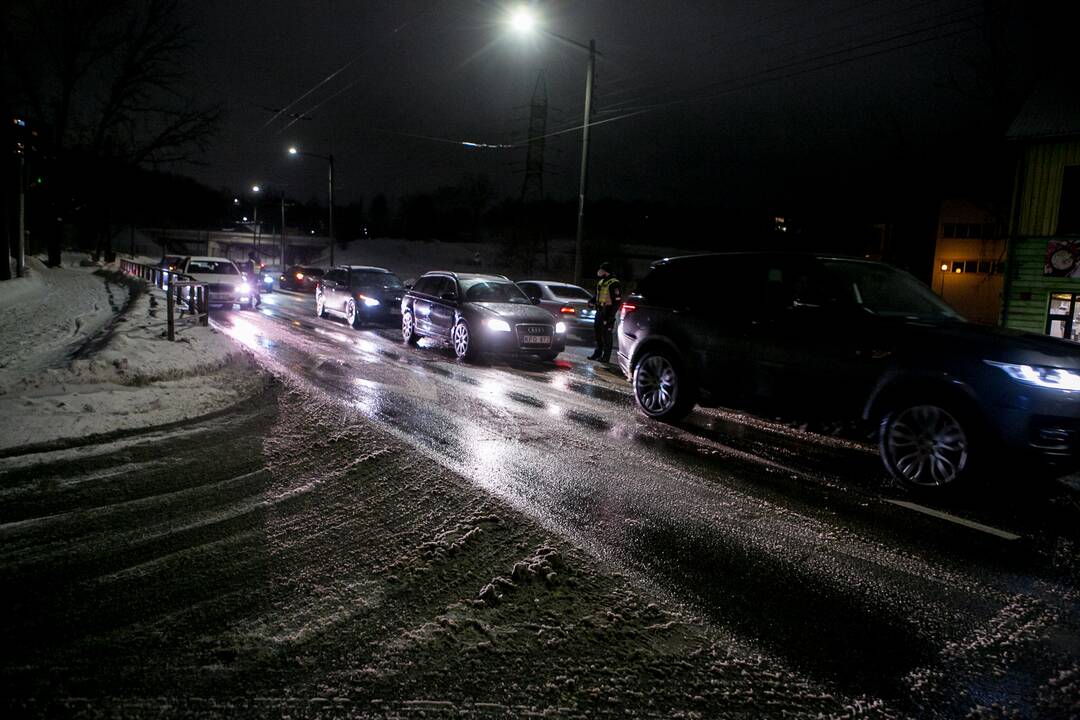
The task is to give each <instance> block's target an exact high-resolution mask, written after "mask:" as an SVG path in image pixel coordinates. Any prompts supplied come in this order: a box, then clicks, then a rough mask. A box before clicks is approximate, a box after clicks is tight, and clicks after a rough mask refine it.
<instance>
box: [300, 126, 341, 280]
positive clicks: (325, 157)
mask: <svg viewBox="0 0 1080 720" xmlns="http://www.w3.org/2000/svg"><path fill="white" fill-rule="evenodd" d="M289 154H290V155H306V156H308V157H317V158H322V159H323V160H325V161H326V162H327V163H328V164H329V169H330V175H329V176H330V213H329V215H330V219H329V220H330V221H329V223H328V224H329V230H330V266H331V267H333V265H334V155H333V154H332V153H331V154H329V155H319V154H317V153H310V152H304V151H303V150H300V149H298V148H297V147H296V146H295V145H292V146H290V147H289ZM312 234H314V233H312Z"/></svg>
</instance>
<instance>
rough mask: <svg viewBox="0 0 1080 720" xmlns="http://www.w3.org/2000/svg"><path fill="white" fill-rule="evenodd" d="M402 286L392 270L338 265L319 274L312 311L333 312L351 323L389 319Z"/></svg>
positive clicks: (396, 312) (394, 316)
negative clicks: (323, 273)
mask: <svg viewBox="0 0 1080 720" xmlns="http://www.w3.org/2000/svg"><path fill="white" fill-rule="evenodd" d="M404 292H405V286H404V285H402V284H401V279H400V278H399V277H398V276H397V275H395V274H394V273H392V272H390V271H389V270H386V269H385V268H380V267H370V266H368V265H340V266H338V267H335V268H331V269H330V270H328V271H327V273H326V274H325V275H323V276H322V277H321V278H319V282H318V285H316V287H315V314H316V315H318V316H319V317H326V315H327V314H328V313H329V314H334V315H339V316H341V317H343V318H345V320H346V321H348V323H349V324H350V325H352V326H353V327H360V324H361V323H363V322H365V321H367V322H379V321H387V320H390V319H393V321H394V322H395V323H396V322H397V319H398V315H399V314H400V313H401V298H402V295H403V294H404Z"/></svg>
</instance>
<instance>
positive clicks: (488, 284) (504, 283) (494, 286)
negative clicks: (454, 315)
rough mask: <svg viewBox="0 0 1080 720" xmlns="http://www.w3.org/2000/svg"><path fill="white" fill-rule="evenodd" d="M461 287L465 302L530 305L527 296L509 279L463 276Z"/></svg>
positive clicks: (530, 301)
mask: <svg viewBox="0 0 1080 720" xmlns="http://www.w3.org/2000/svg"><path fill="white" fill-rule="evenodd" d="M461 287H462V289H463V290H464V292H465V300H466V301H467V302H496V303H519V304H521V305H531V304H532V300H530V299H529V296H528V295H526V294H525V293H523V292H521V288H519V287H518V286H517V285H515V284H514V283H512V282H510V281H509V280H488V279H484V278H463V279H462V280H461Z"/></svg>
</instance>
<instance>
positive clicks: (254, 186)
mask: <svg viewBox="0 0 1080 720" xmlns="http://www.w3.org/2000/svg"><path fill="white" fill-rule="evenodd" d="M261 191H262V188H261V187H259V186H258V185H252V186H251V192H254V193H257V192H261Z"/></svg>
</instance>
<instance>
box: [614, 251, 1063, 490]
mask: <svg viewBox="0 0 1080 720" xmlns="http://www.w3.org/2000/svg"><path fill="white" fill-rule="evenodd" d="M618 362H619V366H620V367H621V368H622V370H623V372H624V373H625V374H626V375H627V377H628V378H629V379H630V381H631V383H632V386H633V394H634V397H635V399H636V402H637V405H638V407H639V408H640V409H641V411H642V412H643V413H644V414H646V415H648V416H650V417H653V418H657V419H662V420H676V419H678V418H680V417H682V416H684V415H686V414H687V413H688V412H689V411H690V410H691V408H693V406H694V405H695V403H697V402H699V401H700V402H704V403H709V404H721V403H723V404H725V405H728V406H733V407H738V406H740V405H756V404H758V403H760V402H761V401H762V400H764V401H767V402H768V404H769V406H770V407H773V406H775V405H776V404H779V405H782V406H785V407H792V408H797V409H798V410H799V411H800V412H809V413H812V414H813V415H820V416H824V417H829V418H834V419H853V420H858V421H862V422H864V423H867V424H868V425H869V426H870V427H872V428H874V429H875V432H876V436H877V445H878V451H879V453H880V456H881V459H882V462H883V464H884V466H885V468H886V469H887V470H888V472H889V473H890V474H891V475H892V476H893V477H894V478H895V479H896V480H897V481H899V482H900V483H901V484H903V485H906V486H907V487H909V488H912V489H915V490H919V491H924V492H929V491H940V490H941V489H943V488H949V487H959V486H963V485H970V484H973V483H974V482H976V481H977V480H979V479H984V480H985V479H987V478H991V477H994V475H995V474H997V473H999V472H1000V468H1002V467H1011V466H1012V464H1013V462H1014V461H1020V462H1023V463H1025V465H1024V467H1025V472H1030V471H1031V470H1032V469H1034V468H1041V469H1045V470H1046V471H1048V473H1057V474H1065V473H1066V472H1068V471H1069V470H1071V469H1073V468H1074V467H1075V466H1076V465H1077V458H1078V455H1080V344H1076V343H1072V342H1070V341H1066V340H1060V339H1056V338H1051V337H1047V336H1045V335H1037V334H1032V333H1024V332H1017V331H1011V330H1005V329H1002V328H997V327H990V326H985V325H976V324H974V323H970V322H966V321H965V320H964V319H963V318H962V317H960V315H958V314H957V313H956V312H955V311H954V310H953V309H952V308H950V307H949V306H948V305H946V304H945V303H944V302H943V301H942V300H941V299H940V298H939V297H938V296H937V295H935V294H934V293H933V292H932V291H931V290H930V289H929V288H928V287H927V286H926V285H924V284H923V283H921V282H919V281H918V280H916V279H915V278H914V277H912V276H911V275H909V274H907V273H905V272H902V271H900V270H898V269H896V268H894V267H891V266H889V265H886V264H883V263H879V262H872V261H868V260H862V259H852V258H846V257H838V256H831V255H814V254H799V253H726V254H714V255H697V256H692V257H682V258H670V259H665V260H661V261H658V262H656V263H654V264H653V265H652V267H651V269H650V270H649V272H648V274H646V275H645V276H644V277H643V278H642V279H641V281H640V282H639V283H638V286H637V288H636V290H635V292H634V293H633V294H631V295H629V296H628V297H627V298H626V300H625V302H624V304H623V306H622V308H621V310H620V320H619V325H618ZM998 462H1003V464H1001V465H999V464H997V463H998Z"/></svg>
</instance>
